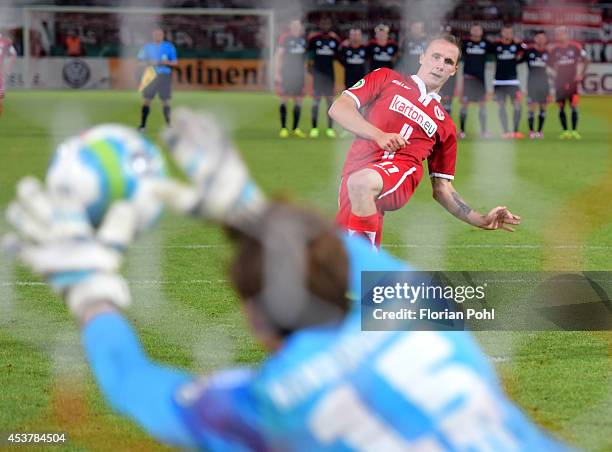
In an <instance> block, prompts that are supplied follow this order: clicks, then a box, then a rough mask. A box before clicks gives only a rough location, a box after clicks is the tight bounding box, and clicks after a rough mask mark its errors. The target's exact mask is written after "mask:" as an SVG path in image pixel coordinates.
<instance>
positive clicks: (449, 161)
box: [342, 68, 457, 179]
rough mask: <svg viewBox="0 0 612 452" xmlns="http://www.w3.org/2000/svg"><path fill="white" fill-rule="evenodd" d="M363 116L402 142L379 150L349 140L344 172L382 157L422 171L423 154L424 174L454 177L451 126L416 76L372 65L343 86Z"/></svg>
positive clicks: (454, 135) (371, 143)
mask: <svg viewBox="0 0 612 452" xmlns="http://www.w3.org/2000/svg"><path fill="white" fill-rule="evenodd" d="M343 95H345V96H346V95H348V96H350V97H351V98H352V99H353V100H354V101H355V103H356V104H357V107H358V108H360V109H363V115H364V117H365V119H366V120H367V121H368V122H370V123H371V124H373V125H375V126H376V127H378V128H379V129H380V130H382V131H384V132H387V133H399V134H400V135H402V136H403V137H404V138H406V140H408V144H407V145H406V146H405V147H404V148H402V149H400V150H399V151H397V152H394V153H392V152H389V151H384V150H383V149H381V148H380V147H379V146H378V145H377V144H376V142H375V141H372V140H366V139H364V138H360V137H357V138H355V140H354V141H353V143H352V144H351V147H350V149H349V152H348V155H347V158H346V162H345V164H344V168H343V171H342V174H343V175H344V176H346V175H348V174H350V173H352V172H354V171H356V170H359V169H361V168H363V167H364V166H365V165H367V164H369V163H373V162H380V161H385V160H390V161H401V162H408V163H411V164H414V166H415V167H416V168H418V169H419V176H418V177H419V179H420V177H421V176H422V174H423V171H422V168H423V163H422V162H423V160H425V159H427V163H428V168H429V174H430V176H436V177H442V178H446V179H454V176H455V161H456V159H457V131H456V129H455V124H454V123H453V121H452V119H451V118H450V115H449V114H448V113H447V112H446V111H445V110H444V108H443V107H442V105H440V96H439V95H438V94H436V93H433V92H432V93H427V90H426V87H425V83H424V82H423V80H421V79H420V78H419V77H418V76H416V75H412V76H411V77H409V78H404V77H403V76H402V75H400V74H399V73H398V72H395V71H393V70H391V69H387V68H381V69H377V70H375V71H373V72H371V73H370V74H368V75H367V76H366V77H365V78H363V79H362V80H360V81H359V82H358V83H356V84H355V85H354V86H353V87H351V88H349V89H347V90H346V91H344V93H343Z"/></svg>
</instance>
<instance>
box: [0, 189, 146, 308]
mask: <svg viewBox="0 0 612 452" xmlns="http://www.w3.org/2000/svg"><path fill="white" fill-rule="evenodd" d="M6 217H7V220H8V221H9V223H10V224H11V225H12V226H13V228H14V233H11V234H8V235H7V236H5V237H4V239H3V245H4V248H5V250H6V251H8V252H9V253H10V254H13V255H16V256H17V257H18V258H19V259H20V260H21V261H23V262H24V263H25V264H26V265H28V266H29V267H30V268H31V269H32V270H33V271H34V272H36V273H38V274H40V275H42V276H44V277H45V278H46V279H47V281H48V283H49V285H50V286H51V287H52V288H53V289H54V290H55V291H56V292H57V293H59V294H60V295H62V296H63V297H64V300H65V301H66V304H67V305H68V308H69V309H70V311H71V312H72V313H73V314H74V315H75V316H76V317H77V318H81V316H82V315H83V314H84V313H85V312H86V311H87V310H88V308H89V307H91V306H92V305H94V304H97V303H100V302H105V303H112V304H114V305H115V306H117V307H118V308H125V307H126V306H128V305H129V304H130V301H131V297H130V292H129V289H128V286H127V283H126V281H125V280H124V279H123V277H121V276H120V275H119V274H118V273H117V271H118V269H119V266H120V264H121V257H122V251H123V250H124V249H125V248H126V247H127V246H128V245H129V244H130V243H131V241H132V239H133V237H134V232H135V226H136V214H135V211H134V208H133V207H132V206H131V205H130V204H129V203H128V202H126V201H119V202H116V203H115V204H113V205H112V206H111V207H110V209H109V211H108V213H107V214H106V216H105V218H104V220H103V222H102V224H101V226H100V227H99V228H98V230H97V231H95V230H94V229H93V228H92V226H91V224H90V223H89V220H88V218H87V216H86V214H85V211H84V209H83V207H82V205H81V204H80V203H79V202H78V201H76V200H75V199H74V198H70V197H68V196H62V195H59V194H56V195H50V194H49V193H48V192H46V191H45V189H44V188H43V187H42V185H41V184H40V182H39V181H38V180H37V179H35V178H33V177H26V178H24V179H22V180H21V181H20V182H19V183H18V184H17V198H16V200H15V201H13V202H12V203H11V204H10V205H9V207H8V209H7V212H6Z"/></svg>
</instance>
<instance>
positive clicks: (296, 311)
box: [228, 202, 350, 336]
mask: <svg viewBox="0 0 612 452" xmlns="http://www.w3.org/2000/svg"><path fill="white" fill-rule="evenodd" d="M228 232H229V236H230V238H231V239H232V240H233V241H234V242H235V244H236V253H235V256H234V259H233V261H232V263H231V265H230V278H231V280H232V283H233V285H234V287H235V288H236V290H237V291H238V293H239V295H240V296H241V297H242V298H243V299H245V300H246V299H252V300H254V301H255V303H256V304H257V306H258V308H259V309H261V310H262V311H263V313H264V315H265V316H266V318H267V321H268V323H269V325H270V326H271V327H272V328H274V329H275V331H276V332H277V333H278V334H280V335H281V336H287V335H289V334H291V333H292V332H294V331H296V330H299V329H302V328H306V327H309V326H315V325H322V324H326V323H335V322H340V321H341V320H342V319H343V318H344V316H345V315H346V313H347V312H348V310H349V309H350V301H349V299H348V296H347V292H348V274H349V269H348V256H347V253H346V250H345V248H344V244H343V242H342V239H341V238H340V235H339V233H338V230H337V229H336V228H335V227H334V226H333V225H332V224H331V223H330V222H328V221H326V220H324V219H323V218H321V217H320V216H319V215H318V214H316V213H314V212H312V211H310V210H308V209H305V208H301V207H296V206H293V205H290V204H288V203H284V202H274V203H271V204H270V205H269V206H268V207H267V208H266V211H265V212H264V214H263V215H262V216H260V217H259V219H258V220H257V221H255V222H254V223H253V224H251V225H250V226H248V227H246V228H243V229H242V230H238V229H228Z"/></svg>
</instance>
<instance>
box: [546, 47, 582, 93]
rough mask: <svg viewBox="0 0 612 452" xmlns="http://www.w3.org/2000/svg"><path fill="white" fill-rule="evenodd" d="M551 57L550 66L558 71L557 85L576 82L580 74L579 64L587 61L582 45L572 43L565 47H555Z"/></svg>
mask: <svg viewBox="0 0 612 452" xmlns="http://www.w3.org/2000/svg"><path fill="white" fill-rule="evenodd" d="M550 57H551V61H550V64H552V66H553V67H554V68H555V69H556V70H557V77H556V81H557V84H563V83H567V82H573V81H574V79H575V78H576V74H577V73H578V63H580V62H581V61H583V60H585V59H586V57H587V53H586V51H585V50H584V49H583V48H582V45H580V43H578V42H574V41H571V42H570V43H569V44H568V45H567V46H565V47H562V46H560V45H555V46H553V48H552V49H551V51H550Z"/></svg>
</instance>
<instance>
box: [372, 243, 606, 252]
mask: <svg viewBox="0 0 612 452" xmlns="http://www.w3.org/2000/svg"><path fill="white" fill-rule="evenodd" d="M382 247H383V248H436V249H437V248H453V249H471V248H487V249H498V248H499V249H539V248H546V249H555V250H565V249H568V250H578V249H591V250H609V249H612V245H553V246H546V245H529V244H518V245H507V244H504V245H495V244H468V245H411V244H393V243H390V244H383V245H382Z"/></svg>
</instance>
